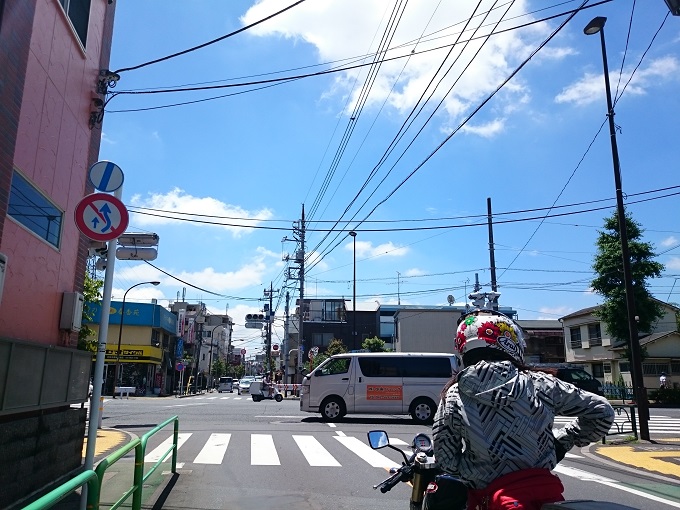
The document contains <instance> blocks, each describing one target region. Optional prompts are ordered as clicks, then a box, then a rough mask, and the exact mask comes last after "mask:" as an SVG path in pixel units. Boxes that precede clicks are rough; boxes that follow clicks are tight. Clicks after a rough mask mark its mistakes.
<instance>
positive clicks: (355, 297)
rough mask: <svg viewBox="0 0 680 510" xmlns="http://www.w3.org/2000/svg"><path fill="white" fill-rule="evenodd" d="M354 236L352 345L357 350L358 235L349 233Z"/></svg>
mask: <svg viewBox="0 0 680 510" xmlns="http://www.w3.org/2000/svg"><path fill="white" fill-rule="evenodd" d="M349 235H351V236H352V240H353V243H354V286H353V289H354V290H353V291H352V309H353V311H354V313H353V314H352V315H353V317H352V321H353V323H354V325H353V326H352V345H353V348H354V349H356V348H357V338H356V337H357V233H356V232H354V231H352V232H350V233H349Z"/></svg>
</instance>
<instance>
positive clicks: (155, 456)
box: [144, 432, 191, 463]
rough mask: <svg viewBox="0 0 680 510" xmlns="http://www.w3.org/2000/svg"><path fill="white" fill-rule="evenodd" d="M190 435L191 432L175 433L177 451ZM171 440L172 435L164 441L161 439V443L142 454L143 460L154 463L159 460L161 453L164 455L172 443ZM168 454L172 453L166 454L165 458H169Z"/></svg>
mask: <svg viewBox="0 0 680 510" xmlns="http://www.w3.org/2000/svg"><path fill="white" fill-rule="evenodd" d="M190 437H191V432H185V433H180V434H178V435H177V450H178V451H179V449H180V448H181V447H182V445H183V444H184V443H185V442H186V441H187V439H189V438H190ZM172 441H173V436H170V437H169V438H167V439H166V440H165V441H163V442H162V443H161V444H159V445H158V446H157V447H156V448H155V449H154V450H153V451H152V452H150V453H147V454H146V455H145V456H144V462H153V463H156V462H158V461H159V460H161V457H162V456H163V455H165V453H166V452H167V451H168V449H169V448H170V446H171V445H172ZM170 455H172V453H170V454H169V455H168V457H166V458H170Z"/></svg>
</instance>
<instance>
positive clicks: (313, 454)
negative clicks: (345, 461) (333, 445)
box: [293, 436, 340, 467]
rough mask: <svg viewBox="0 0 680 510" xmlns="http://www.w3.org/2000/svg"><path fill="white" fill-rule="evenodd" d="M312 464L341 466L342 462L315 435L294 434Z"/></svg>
mask: <svg viewBox="0 0 680 510" xmlns="http://www.w3.org/2000/svg"><path fill="white" fill-rule="evenodd" d="M293 439H294V440H295V442H296V443H297V445H298V448H300V451H301V452H302V455H304V456H305V459H307V462H308V463H309V465H310V466H327V467H331V466H338V467H339V466H340V463H339V462H338V461H337V460H335V458H333V456H332V455H331V454H330V453H329V452H328V450H326V449H325V448H324V447H323V446H321V443H319V441H317V440H316V438H315V437H314V436H293Z"/></svg>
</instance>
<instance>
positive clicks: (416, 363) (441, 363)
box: [359, 356, 452, 379]
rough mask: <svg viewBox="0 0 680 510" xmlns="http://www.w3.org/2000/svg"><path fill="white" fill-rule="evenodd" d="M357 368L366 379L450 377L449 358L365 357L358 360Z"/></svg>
mask: <svg viewBox="0 0 680 510" xmlns="http://www.w3.org/2000/svg"><path fill="white" fill-rule="evenodd" d="M359 368H361V373H362V374H364V376H366V377H431V378H442V379H448V378H450V377H451V375H452V372H451V360H450V359H449V358H442V357H436V358H427V357H420V356H413V357H403V358H402V357H399V358H397V357H390V358H381V357H370V358H368V357H366V358H359Z"/></svg>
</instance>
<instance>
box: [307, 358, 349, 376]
mask: <svg viewBox="0 0 680 510" xmlns="http://www.w3.org/2000/svg"><path fill="white" fill-rule="evenodd" d="M350 361H351V358H328V359H327V360H325V361H324V362H323V363H321V365H319V366H318V367H317V369H316V370H315V371H314V372H315V373H318V374H319V375H334V374H346V373H347V372H349V363H350Z"/></svg>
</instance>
